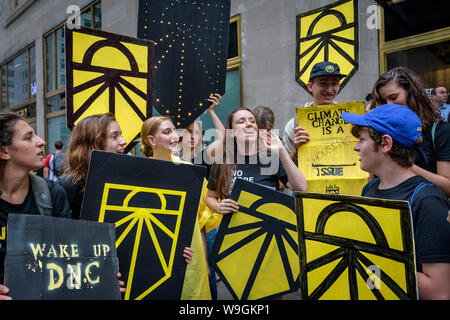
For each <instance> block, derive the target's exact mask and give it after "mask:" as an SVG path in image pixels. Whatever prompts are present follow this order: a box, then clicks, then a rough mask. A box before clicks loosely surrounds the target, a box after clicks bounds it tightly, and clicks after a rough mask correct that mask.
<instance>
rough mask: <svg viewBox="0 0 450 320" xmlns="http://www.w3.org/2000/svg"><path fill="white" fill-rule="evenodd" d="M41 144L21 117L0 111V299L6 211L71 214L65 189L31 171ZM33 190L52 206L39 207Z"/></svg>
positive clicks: (39, 156)
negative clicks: (48, 196)
mask: <svg viewBox="0 0 450 320" xmlns="http://www.w3.org/2000/svg"><path fill="white" fill-rule="evenodd" d="M44 146H45V141H44V140H42V139H41V138H40V137H38V136H37V135H36V134H35V132H34V130H33V128H31V127H30V125H29V124H28V123H27V122H26V121H25V119H24V118H23V117H21V116H20V115H18V114H15V113H12V112H0V300H1V299H9V297H8V296H6V295H7V294H8V292H9V289H8V288H7V287H5V286H3V285H2V283H3V274H4V270H3V265H4V259H5V255H6V239H7V237H6V223H7V219H8V214H36V215H40V214H48V215H51V216H54V217H63V218H70V217H71V211H70V207H69V203H68V201H67V197H66V194H65V193H64V190H63V189H62V188H61V187H60V186H59V185H57V184H55V183H54V182H53V181H50V180H44V179H43V178H40V177H37V176H34V175H31V174H30V171H32V170H35V169H38V168H40V167H42V166H43V163H44V159H45V155H44V151H43V150H42V148H43V147H44ZM38 188H40V190H38ZM43 190H45V191H43ZM38 191H39V192H42V193H37V192H38ZM35 194H42V195H43V194H49V195H50V199H51V204H52V207H47V208H48V210H47V209H46V210H44V211H42V208H43V206H42V205H41V202H40V199H36V197H35Z"/></svg>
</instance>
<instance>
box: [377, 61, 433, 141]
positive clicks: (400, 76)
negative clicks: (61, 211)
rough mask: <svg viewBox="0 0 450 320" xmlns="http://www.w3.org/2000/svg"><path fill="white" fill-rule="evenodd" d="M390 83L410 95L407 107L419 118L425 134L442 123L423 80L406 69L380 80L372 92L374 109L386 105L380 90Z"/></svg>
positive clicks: (397, 69)
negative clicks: (438, 123) (435, 124)
mask: <svg viewBox="0 0 450 320" xmlns="http://www.w3.org/2000/svg"><path fill="white" fill-rule="evenodd" d="M390 82H393V83H396V84H397V85H398V86H399V87H401V88H403V89H404V90H406V92H407V93H408V96H407V101H406V102H407V106H408V108H410V109H411V110H412V111H414V112H415V113H416V114H417V115H418V116H419V118H420V120H421V122H422V129H423V132H426V131H428V130H430V128H431V127H432V125H433V122H436V121H442V118H441V116H440V114H439V112H438V111H437V110H436V109H435V108H434V107H433V104H432V103H431V100H430V99H429V98H428V96H427V94H426V92H425V89H424V85H423V83H422V80H421V79H420V77H419V76H418V75H417V74H415V73H414V72H413V71H412V70H410V69H408V68H406V67H397V68H394V69H391V70H389V71H388V72H386V73H384V74H382V75H381V76H380V77H379V78H378V80H377V81H376V82H375V85H374V86H373V90H372V104H371V108H372V109H373V108H375V107H377V106H380V105H382V104H385V103H386V101H384V100H383V99H382V98H381V96H380V94H379V90H380V88H382V87H384V86H385V85H387V84H388V83H390Z"/></svg>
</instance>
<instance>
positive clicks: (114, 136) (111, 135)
mask: <svg viewBox="0 0 450 320" xmlns="http://www.w3.org/2000/svg"><path fill="white" fill-rule="evenodd" d="M126 144H127V142H126V140H125V139H124V138H123V137H122V130H121V129H120V126H119V124H118V123H117V121H111V122H110V123H109V124H108V127H107V129H106V142H105V147H104V148H103V151H108V152H116V153H123V151H124V148H125V145H126Z"/></svg>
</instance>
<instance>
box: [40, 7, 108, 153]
mask: <svg viewBox="0 0 450 320" xmlns="http://www.w3.org/2000/svg"><path fill="white" fill-rule="evenodd" d="M81 25H82V26H85V27H89V28H96V29H100V28H101V2H100V1H94V2H93V3H92V4H90V5H89V6H88V7H86V8H84V9H82V10H81ZM44 55H45V66H44V68H45V110H46V111H45V114H46V119H47V122H46V135H47V148H48V150H47V151H49V152H50V151H51V150H52V148H53V144H54V142H55V141H57V140H61V141H63V142H64V145H65V146H67V144H68V142H69V137H70V134H71V131H70V130H69V129H67V126H66V99H65V86H66V51H65V35H64V24H61V25H59V26H57V27H56V28H55V29H53V30H52V31H50V32H49V33H47V34H46V35H44Z"/></svg>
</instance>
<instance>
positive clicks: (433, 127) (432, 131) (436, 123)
mask: <svg viewBox="0 0 450 320" xmlns="http://www.w3.org/2000/svg"><path fill="white" fill-rule="evenodd" d="M437 125H438V122H437V121H436V122H433V126H432V127H431V141H432V142H433V151H435V150H436V147H435V145H434V136H435V135H436V128H437Z"/></svg>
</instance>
